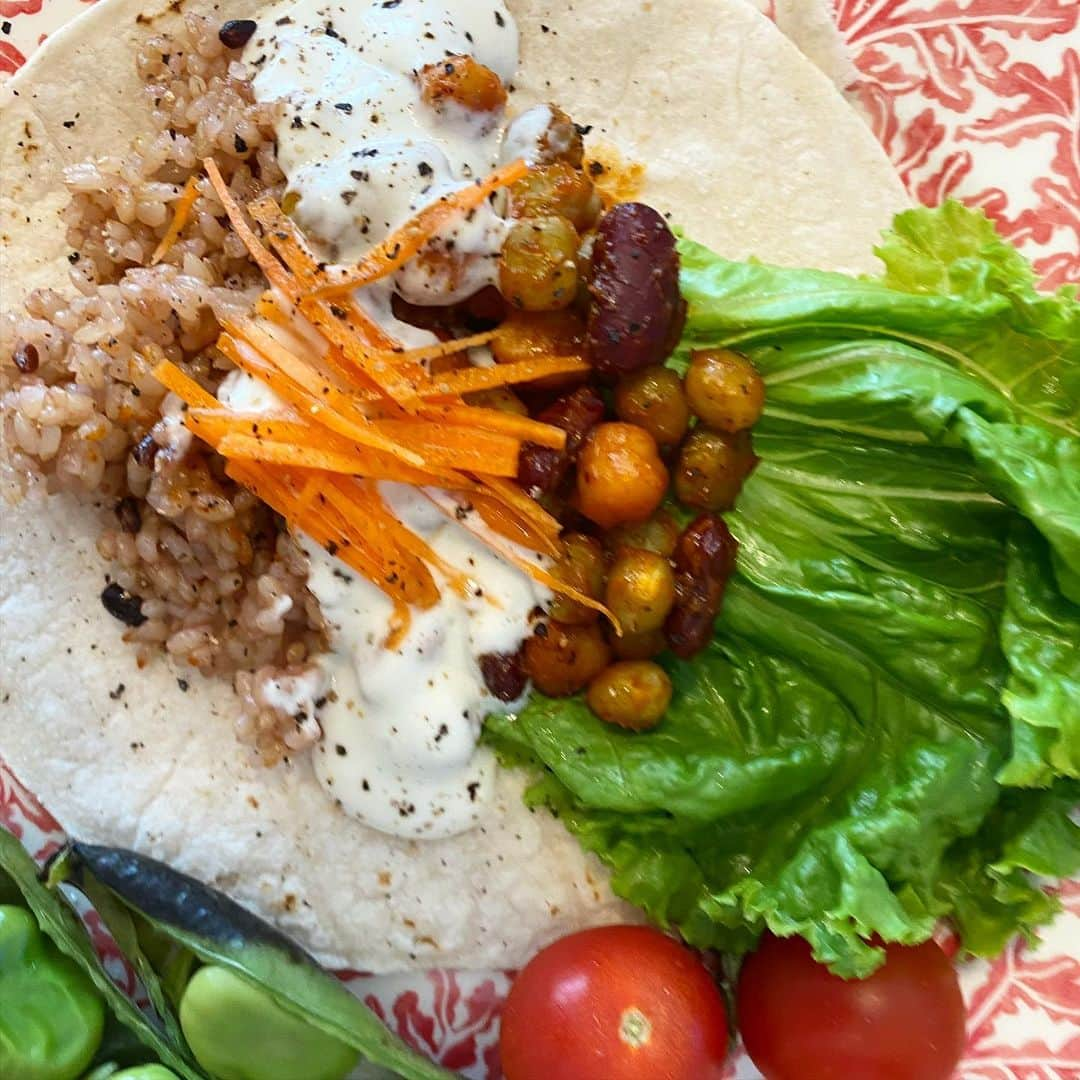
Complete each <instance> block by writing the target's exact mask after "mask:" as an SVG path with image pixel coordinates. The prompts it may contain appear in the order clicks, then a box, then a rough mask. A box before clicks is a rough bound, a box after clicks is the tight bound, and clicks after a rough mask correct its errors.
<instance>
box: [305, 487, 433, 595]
mask: <svg viewBox="0 0 1080 1080" xmlns="http://www.w3.org/2000/svg"><path fill="white" fill-rule="evenodd" d="M354 488H355V490H354ZM322 496H325V498H326V501H327V503H328V504H329V505H331V506H332V507H333V508H334V509H335V510H336V511H337V513H338V514H340V515H341V516H342V518H343V519H344V520H345V521H346V522H347V523H348V525H349V527H350V528H351V529H352V530H354V531H355V533H356V534H357V535H358V536H361V537H362V538H363V539H364V541H365V542H366V543H368V544H370V546H371V548H372V550H373V551H375V552H377V553H378V554H379V555H381V557H382V560H383V562H384V564H385V566H386V567H387V576H386V585H387V586H389V587H391V588H394V589H396V590H397V591H398V594H399V595H400V596H401V598H402V599H403V600H405V601H406V602H407V603H410V604H416V605H417V606H418V607H422V608H429V607H431V606H432V605H433V604H435V603H437V602H438V599H439V588H438V586H437V585H436V584H435V579H434V578H433V577H432V576H431V571H430V570H428V568H427V566H426V565H425V563H424V561H423V560H422V559H420V558H418V557H417V556H415V555H413V554H412V553H411V552H410V551H408V550H407V549H406V548H405V547H404V546H403V545H402V544H401V542H400V540H399V537H400V535H401V533H402V532H403V531H408V529H407V527H406V526H405V525H402V523H401V522H400V521H398V520H397V519H396V518H395V517H393V515H391V514H389V513H383V514H380V513H379V512H378V510H379V509H380V508H381V509H382V510H385V507H384V506H383V503H382V499H381V498H380V497H379V494H378V492H376V491H373V490H372V489H371V488H369V487H368V486H367V485H364V484H355V485H350V486H349V487H348V488H345V487H343V486H341V485H339V484H334V483H329V484H327V486H326V488H325V490H324V491H322V492H320V499H321V498H322Z"/></svg>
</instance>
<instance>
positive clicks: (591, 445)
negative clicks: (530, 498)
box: [577, 423, 668, 529]
mask: <svg viewBox="0 0 1080 1080" xmlns="http://www.w3.org/2000/svg"><path fill="white" fill-rule="evenodd" d="M667 486H668V471H667V469H666V468H665V466H664V463H663V462H662V461H661V460H660V454H659V452H658V451H657V448H656V441H655V440H654V439H653V437H652V436H651V435H650V434H649V433H648V432H647V431H645V430H644V428H639V427H637V426H636V425H634V424H623V423H609V424H600V425H598V426H597V427H596V428H594V429H593V432H592V434H591V435H590V436H589V438H588V440H587V441H586V443H585V446H584V447H583V448H582V451H581V454H580V456H579V460H578V473H577V488H578V502H579V504H580V507H581V512H582V513H583V514H584V515H585V516H586V517H587V518H590V519H591V520H592V521H595V522H596V523H597V524H598V525H602V526H603V527H604V528H605V529H610V528H612V527H613V526H615V525H621V524H622V523H623V522H626V521H644V520H645V519H646V518H647V517H648V516H649V515H650V514H651V513H652V512H653V511H654V510H655V509H656V508H657V507H658V506H659V505H660V500H661V499H663V497H664V493H665V492H666V491H667Z"/></svg>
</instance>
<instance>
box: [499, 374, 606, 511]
mask: <svg viewBox="0 0 1080 1080" xmlns="http://www.w3.org/2000/svg"><path fill="white" fill-rule="evenodd" d="M536 418H537V419H538V420H541V421H543V422H544V423H545V424H552V425H553V426H554V427H559V428H562V429H563V431H565V432H566V447H565V448H564V449H562V450H553V449H552V448H551V447H549V446H537V444H536V443H525V444H524V445H523V446H522V447H521V454H520V455H519V457H518V483H519V484H520V485H521V486H522V487H523V488H524V489H525V490H526V491H527V492H528V493H529V494H530V495H532V496H533V497H534V498H535V497H536V496H537V495H542V494H545V493H547V492H551V491H554V490H555V489H556V488H557V487H558V486H559V484H560V483H562V480H563V478H564V477H565V476H566V474H567V472H568V471H569V469H570V466H571V465H572V464H573V463H574V460H575V459H576V458H577V455H578V451H579V450H580V449H581V445H582V443H584V441H585V437H586V435H588V434H589V432H590V431H592V429H593V428H594V427H596V425H597V424H599V423H600V421H601V420H602V419H603V418H604V399H603V398H602V397H600V395H599V394H598V393H597V392H596V391H595V390H594V389H593V388H592V387H591V386H582V387H579V388H578V389H577V390H575V391H574V392H573V393H572V394H567V395H566V396H565V397H561V398H559V399H558V400H557V401H553V402H552V403H551V404H550V405H549V406H548V407H547V408H546V409H542V410H541V411H540V413H539V414H538V415H537V417H536Z"/></svg>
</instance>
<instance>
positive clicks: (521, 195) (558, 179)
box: [508, 161, 601, 230]
mask: <svg viewBox="0 0 1080 1080" xmlns="http://www.w3.org/2000/svg"><path fill="white" fill-rule="evenodd" d="M508 198H509V208H510V216H511V217H515V218H524V217H540V216H541V215H544V214H561V215H562V216H563V217H564V218H566V219H567V220H568V221H569V222H570V223H571V224H572V225H573V226H574V228H575V229H579V230H580V229H587V228H589V227H590V226H591V225H593V224H594V223H595V221H596V219H597V218H598V217H599V216H600V210H601V204H600V199H599V197H598V196H597V194H596V191H595V190H594V188H593V183H592V181H591V180H590V179H589V178H588V177H587V176H586V175H585V173H584V172H582V170H581V169H575V168H574V167H573V166H572V165H570V164H568V163H567V162H565V161H556V162H552V163H551V164H550V165H538V166H536V167H535V168H533V169H530V170H529V172H528V173H527V174H526V175H525V176H523V177H522V178H521V179H520V180H517V181H515V182H514V183H513V184H511V185H510V188H509V191H508Z"/></svg>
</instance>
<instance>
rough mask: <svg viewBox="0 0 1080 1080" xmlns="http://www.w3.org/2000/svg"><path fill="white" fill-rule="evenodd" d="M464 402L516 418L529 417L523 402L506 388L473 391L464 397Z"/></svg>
mask: <svg viewBox="0 0 1080 1080" xmlns="http://www.w3.org/2000/svg"><path fill="white" fill-rule="evenodd" d="M465 400H466V402H468V404H470V405H477V406H479V407H480V408H484V409H495V410H497V411H498V412H505V413H514V414H515V415H516V416H528V415H529V410H528V409H527V408H526V406H525V402H524V401H522V400H521V398H519V397H518V396H517V394H515V393H514V391H513V390H511V389H510V388H509V387H506V386H493V387H492V388H491V389H489V390H475V391H473V393H471V394H468V395H466V397H465Z"/></svg>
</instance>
